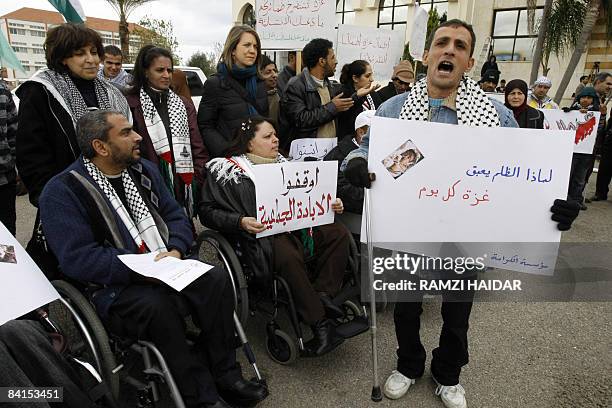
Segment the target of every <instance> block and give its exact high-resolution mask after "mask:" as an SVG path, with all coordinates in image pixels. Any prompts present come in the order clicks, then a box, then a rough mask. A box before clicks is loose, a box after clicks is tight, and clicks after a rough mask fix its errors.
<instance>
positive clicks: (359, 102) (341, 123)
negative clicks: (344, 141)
mask: <svg viewBox="0 0 612 408" xmlns="http://www.w3.org/2000/svg"><path fill="white" fill-rule="evenodd" d="M342 93H343V94H344V95H343V96H346V97H350V96H352V97H353V106H351V108H350V109H349V110H346V111H344V112H340V113H339V114H338V127H337V128H336V134H337V135H338V139H340V138H342V137H344V136H345V135H352V134H353V133H354V132H355V119H357V116H358V115H359V114H360V113H361V112H363V103H364V102H365V101H366V98H367V97H366V96H362V97H358V96H357V93H356V92H355V88H353V87H352V86H348V85H344V86H342ZM370 96H371V97H372V100H373V101H374V108H378V107H379V106H380V104H381V103H382V102H381V101H380V98H379V96H378V94H377V92H372V93H370Z"/></svg>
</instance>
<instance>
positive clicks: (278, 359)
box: [266, 329, 298, 365]
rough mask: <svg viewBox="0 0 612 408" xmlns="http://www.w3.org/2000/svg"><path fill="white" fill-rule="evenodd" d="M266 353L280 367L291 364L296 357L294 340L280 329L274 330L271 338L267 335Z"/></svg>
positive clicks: (296, 351)
mask: <svg viewBox="0 0 612 408" xmlns="http://www.w3.org/2000/svg"><path fill="white" fill-rule="evenodd" d="M266 351H267V352H268V355H269V356H270V358H271V359H272V360H273V361H274V362H275V363H278V364H282V365H289V364H293V363H294V362H295V360H296V359H297V357H298V349H297V344H295V340H293V339H292V338H291V336H289V335H288V334H287V333H285V332H284V331H282V330H280V329H275V330H274V335H273V336H270V335H268V337H267V339H266Z"/></svg>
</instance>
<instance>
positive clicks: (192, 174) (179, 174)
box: [127, 45, 208, 218]
mask: <svg viewBox="0 0 612 408" xmlns="http://www.w3.org/2000/svg"><path fill="white" fill-rule="evenodd" d="M172 71H173V65H172V54H171V53H170V51H168V50H166V49H164V48H160V47H156V46H154V45H145V46H144V47H142V48H141V49H140V51H139V52H138V56H137V57H136V61H135V63H134V71H133V72H132V75H133V80H132V84H131V85H132V87H131V88H130V89H129V91H128V96H127V100H128V103H129V105H130V110H131V111H132V114H133V115H134V130H135V131H136V132H137V133H139V134H140V136H142V142H141V146H140V150H141V154H142V157H144V158H145V159H148V160H150V161H152V162H153V163H156V164H157V165H158V166H159V170H160V173H161V175H162V178H163V179H164V182H165V183H166V186H167V187H168V189H169V190H170V191H171V192H172V194H173V195H174V198H176V200H177V201H178V202H179V203H180V204H181V205H182V206H183V207H185V210H186V211H187V214H188V215H189V217H190V218H192V217H193V215H194V212H195V208H194V197H198V195H197V193H196V192H195V191H194V190H199V188H198V185H200V186H201V185H202V183H203V181H204V178H203V177H204V174H203V172H204V164H205V163H206V161H207V160H208V153H207V152H206V149H205V148H204V144H203V143H202V136H200V131H199V130H198V125H197V119H196V109H195V106H194V105H193V102H192V101H191V99H189V98H185V97H182V96H178V95H177V94H176V93H174V91H172V89H170V85H171V84H172Z"/></svg>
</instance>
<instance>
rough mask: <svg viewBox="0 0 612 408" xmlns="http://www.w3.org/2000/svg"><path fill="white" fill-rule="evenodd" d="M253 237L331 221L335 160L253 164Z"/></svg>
mask: <svg viewBox="0 0 612 408" xmlns="http://www.w3.org/2000/svg"><path fill="white" fill-rule="evenodd" d="M253 172H254V173H255V177H254V178H255V191H256V195H257V220H258V221H259V222H261V223H262V224H264V225H265V226H266V228H267V229H266V230H265V231H264V232H261V233H259V234H257V238H260V237H266V236H268V235H274V234H278V233H280V232H286V231H294V230H298V229H302V228H308V227H314V226H317V225H325V224H331V223H332V222H334V212H333V210H332V204H333V203H334V202H335V201H336V184H337V181H338V162H336V161H322V162H314V161H313V162H286V163H278V164H266V165H258V166H253Z"/></svg>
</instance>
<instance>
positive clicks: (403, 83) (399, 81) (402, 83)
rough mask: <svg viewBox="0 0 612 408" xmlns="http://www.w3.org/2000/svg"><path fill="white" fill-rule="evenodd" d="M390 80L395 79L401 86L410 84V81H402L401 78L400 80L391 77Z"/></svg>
mask: <svg viewBox="0 0 612 408" xmlns="http://www.w3.org/2000/svg"><path fill="white" fill-rule="evenodd" d="M392 80H393V81H397V83H398V84H399V85H403V86H410V82H404V81H402V80H401V79H399V78H393V79H392Z"/></svg>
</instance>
